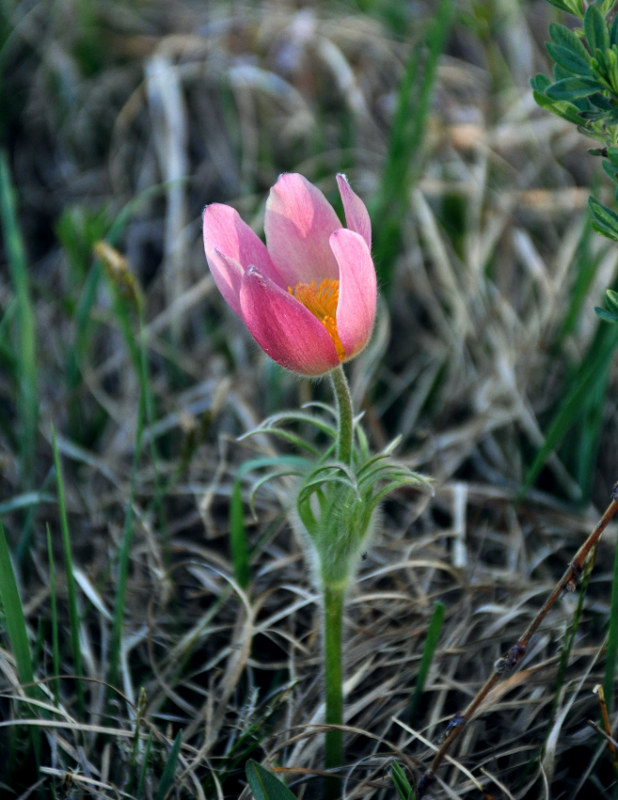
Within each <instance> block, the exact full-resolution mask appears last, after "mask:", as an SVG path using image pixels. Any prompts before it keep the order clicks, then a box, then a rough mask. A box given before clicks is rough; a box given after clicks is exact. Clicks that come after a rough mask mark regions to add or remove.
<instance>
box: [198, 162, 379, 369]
mask: <svg viewBox="0 0 618 800" xmlns="http://www.w3.org/2000/svg"><path fill="white" fill-rule="evenodd" d="M337 184H338V186H339V193H340V195H341V200H342V201H343V208H344V211H345V218H346V224H347V227H345V228H344V227H342V225H341V222H340V221H339V218H338V217H337V215H336V213H335V211H334V209H333V207H332V206H331V205H330V203H329V202H328V200H327V199H326V198H325V197H324V195H323V194H322V192H321V191H320V190H319V189H318V188H317V187H315V186H314V185H313V184H311V183H309V181H308V180H307V179H306V178H304V177H303V176H302V175H298V174H294V173H287V174H284V175H281V176H280V178H279V180H278V181H277V183H276V184H275V185H274V186H273V187H272V189H271V190H270V194H269V197H268V201H267V203H266V214H265V219H264V230H265V234H266V245H264V243H263V242H262V240H261V239H260V238H259V237H258V236H257V235H256V234H255V233H254V232H253V230H252V229H251V228H250V227H249V226H248V225H247V224H246V223H245V222H243V221H242V219H241V218H240V216H239V214H238V212H237V211H235V209H233V208H231V207H230V206H226V205H222V204H220V203H213V204H212V205H209V206H206V208H205V210H204V250H205V252H206V259H207V260H208V265H209V267H210V271H211V272H212V276H213V278H214V280H215V283H216V284H217V287H218V289H219V291H220V292H221V294H222V295H223V298H224V300H225V301H226V302H227V304H228V305H229V306H230V308H231V309H232V311H234V312H235V313H236V314H237V315H238V316H239V317H240V318H241V319H242V320H243V322H244V323H245V325H246V326H247V328H248V329H249V332H250V333H251V335H252V336H253V338H254V339H255V340H256V342H257V343H258V344H259V345H260V347H261V348H262V349H263V350H264V351H265V352H266V353H268V355H269V356H270V357H271V358H272V359H273V360H274V361H276V362H277V363H278V364H281V366H283V367H286V368H287V369H290V370H293V371H294V372H299V373H301V374H302V375H322V374H324V373H325V372H329V371H330V370H332V369H334V368H335V367H336V366H338V365H339V364H340V363H341V362H343V361H348V360H349V359H351V358H353V357H354V356H355V355H357V353H359V352H360V351H361V350H362V349H363V347H364V346H365V345H366V344H367V342H368V341H369V337H370V335H371V330H372V328H373V322H374V319H375V313H376V294H377V288H376V273H375V269H374V266H373V261H372V259H371V252H370V248H371V223H370V220H369V214H368V213H367V209H366V208H365V205H364V204H363V202H362V200H361V199H360V198H359V197H358V196H357V195H356V194H355V193H354V192H353V191H352V189H351V188H350V185H349V184H348V182H347V180H346V178H345V176H344V175H338V176H337Z"/></svg>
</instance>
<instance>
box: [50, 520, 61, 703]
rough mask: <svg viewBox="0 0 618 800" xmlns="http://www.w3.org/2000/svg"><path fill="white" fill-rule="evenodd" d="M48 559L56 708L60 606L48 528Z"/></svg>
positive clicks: (58, 672) (58, 690)
mask: <svg viewBox="0 0 618 800" xmlns="http://www.w3.org/2000/svg"><path fill="white" fill-rule="evenodd" d="M47 557H48V559H49V601H50V605H51V626H52V658H53V665H54V666H53V669H54V675H55V676H56V677H55V678H54V680H53V683H52V689H53V692H54V701H55V703H56V706H59V705H60V686H59V682H58V675H60V639H59V637H58V605H57V601H56V566H55V564H54V553H53V549H52V540H51V531H50V530H49V525H48V526H47Z"/></svg>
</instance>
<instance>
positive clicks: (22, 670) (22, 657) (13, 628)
mask: <svg viewBox="0 0 618 800" xmlns="http://www.w3.org/2000/svg"><path fill="white" fill-rule="evenodd" d="M0 603H1V605H2V608H3V610H4V619H5V625H6V631H7V634H8V637H9V642H10V643H11V648H12V650H13V655H14V656H15V663H16V665H17V676H18V677H19V681H20V683H21V684H22V685H23V686H24V691H25V693H26V695H28V696H29V697H33V698H39V699H40V698H41V691H40V688H39V687H38V686H36V685H35V683H34V668H33V666H32V655H31V653H30V644H29V642H28V629H27V627H26V618H25V616H24V609H23V606H22V602H21V597H20V596H19V590H18V588H17V580H16V578H15V572H14V570H13V564H12V563H11V555H10V552H9V546H8V543H7V540H6V535H5V533H4V528H3V526H2V522H0ZM30 739H31V742H32V747H33V750H34V754H35V758H36V762H37V764H38V763H40V756H41V735H40V731H39V729H38V728H35V727H30Z"/></svg>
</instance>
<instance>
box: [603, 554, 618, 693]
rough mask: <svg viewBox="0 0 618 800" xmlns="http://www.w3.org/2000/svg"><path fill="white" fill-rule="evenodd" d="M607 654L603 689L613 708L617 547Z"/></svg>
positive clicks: (617, 615) (617, 649) (617, 629)
mask: <svg viewBox="0 0 618 800" xmlns="http://www.w3.org/2000/svg"><path fill="white" fill-rule="evenodd" d="M606 653H607V655H606V662H605V677H604V680H603V689H604V696H605V702H606V703H607V705H608V706H609V708H612V707H613V700H614V681H615V679H616V659H617V658H618V547H616V548H615V551H614V575H613V580H612V594H611V600H610V607H609V632H608V637H607V651H606Z"/></svg>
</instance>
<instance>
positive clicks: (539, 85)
mask: <svg viewBox="0 0 618 800" xmlns="http://www.w3.org/2000/svg"><path fill="white" fill-rule="evenodd" d="M554 5H556V6H558V7H559V8H562V9H563V10H565V11H570V12H571V13H573V14H576V15H577V16H578V17H580V18H582V17H583V27H581V28H577V29H576V30H571V29H570V28H567V27H566V26H565V25H559V24H557V23H554V24H552V25H550V28H549V35H550V39H551V41H550V42H548V43H547V45H546V47H547V52H548V53H549V55H550V56H551V58H552V60H553V61H554V74H553V81H552V80H550V79H549V78H548V77H546V76H545V75H536V76H535V77H534V78H532V80H531V85H532V89H533V94H534V99H535V100H536V102H537V103H538V104H539V105H540V106H541V107H542V108H545V109H547V110H548V111H551V112H552V113H553V114H556V115H557V116H559V117H562V118H563V119H565V120H567V121H568V122H571V123H573V124H574V125H576V126H577V127H578V129H579V130H580V132H581V133H583V134H584V135H586V136H589V137H591V138H593V139H596V140H598V141H599V142H601V143H602V144H603V145H604V147H602V148H600V149H597V150H593V151H591V152H592V154H593V155H600V156H603V157H604V158H606V159H607V161H604V162H603V168H604V170H605V172H606V173H607V175H609V177H610V178H611V180H612V181H613V182H614V184H615V185H616V187H617V192H618V170H617V169H616V167H617V166H618V160H617V156H618V150H617V148H616V144H617V143H618V138H617V137H618V16H616V17H614V19H613V21H612V22H610V21H609V19H608V15H609V12H610V10H611V9H612V7H613V5H614V4H613V3H610V2H602V3H597V4H591V5H589V6H588V8H587V9H586V12H585V14H584V13H582V10H581V3H580V2H577V3H574V2H566V1H565V2H555V3H554ZM590 212H591V215H592V225H593V227H594V229H595V230H596V231H598V232H599V233H601V234H602V235H603V236H606V237H608V238H609V239H613V240H614V241H618V215H617V214H616V213H615V212H614V211H612V210H611V209H610V208H608V207H607V206H604V205H603V204H602V203H600V202H599V201H598V200H595V199H594V198H591V199H590Z"/></svg>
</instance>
